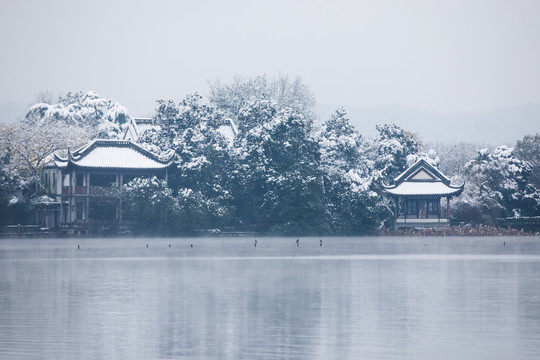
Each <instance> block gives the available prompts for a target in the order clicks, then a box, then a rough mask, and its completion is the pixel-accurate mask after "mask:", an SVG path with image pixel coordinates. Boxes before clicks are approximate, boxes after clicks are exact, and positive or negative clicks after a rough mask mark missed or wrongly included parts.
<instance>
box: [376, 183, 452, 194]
mask: <svg viewBox="0 0 540 360" xmlns="http://www.w3.org/2000/svg"><path fill="white" fill-rule="evenodd" d="M385 191H386V192H388V193H390V194H392V195H401V196H408V195H409V196H410V195H442V196H450V195H458V193H461V191H463V185H462V186H461V187H453V186H448V185H446V184H444V183H443V182H442V181H416V182H403V183H401V184H399V185H398V186H396V187H395V188H386V189H385Z"/></svg>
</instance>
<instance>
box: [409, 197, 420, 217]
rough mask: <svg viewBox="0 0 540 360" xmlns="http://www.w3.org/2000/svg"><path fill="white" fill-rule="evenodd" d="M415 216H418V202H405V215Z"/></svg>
mask: <svg viewBox="0 0 540 360" xmlns="http://www.w3.org/2000/svg"><path fill="white" fill-rule="evenodd" d="M417 214H418V201H417V200H407V215H417Z"/></svg>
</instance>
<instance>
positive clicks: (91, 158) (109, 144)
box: [55, 140, 174, 170]
mask: <svg viewBox="0 0 540 360" xmlns="http://www.w3.org/2000/svg"><path fill="white" fill-rule="evenodd" d="M173 158H174V155H173V156H171V157H170V158H169V159H168V160H166V161H162V160H160V159H159V158H158V157H157V156H156V155H154V154H152V153H151V152H149V151H146V150H144V149H143V148H141V147H140V146H139V145H137V144H135V143H134V142H132V141H127V140H94V141H92V142H90V143H88V144H87V145H85V146H83V147H81V148H80V149H78V150H76V151H74V152H73V153H68V157H67V158H63V157H60V156H58V155H56V156H55V163H56V166H58V167H66V166H69V165H70V164H72V165H74V166H78V167H85V168H114V169H149V170H156V169H164V168H166V167H168V166H169V165H171V164H172V162H173Z"/></svg>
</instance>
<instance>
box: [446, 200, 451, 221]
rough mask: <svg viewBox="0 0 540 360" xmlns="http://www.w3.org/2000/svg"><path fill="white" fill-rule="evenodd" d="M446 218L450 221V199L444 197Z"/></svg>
mask: <svg viewBox="0 0 540 360" xmlns="http://www.w3.org/2000/svg"><path fill="white" fill-rule="evenodd" d="M446 218H447V219H450V197H449V196H447V197H446Z"/></svg>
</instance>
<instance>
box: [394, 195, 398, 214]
mask: <svg viewBox="0 0 540 360" xmlns="http://www.w3.org/2000/svg"><path fill="white" fill-rule="evenodd" d="M394 200H395V202H396V208H395V210H394V219H397V218H398V214H399V197H396V198H394Z"/></svg>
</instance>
